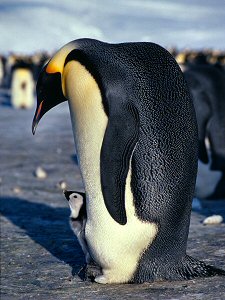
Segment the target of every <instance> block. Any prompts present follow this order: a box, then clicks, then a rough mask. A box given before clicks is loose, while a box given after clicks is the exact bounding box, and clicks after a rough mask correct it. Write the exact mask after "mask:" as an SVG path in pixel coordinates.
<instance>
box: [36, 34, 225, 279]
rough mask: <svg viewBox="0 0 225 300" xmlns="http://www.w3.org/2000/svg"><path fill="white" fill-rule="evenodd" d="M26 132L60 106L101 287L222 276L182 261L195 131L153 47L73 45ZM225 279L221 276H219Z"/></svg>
mask: <svg viewBox="0 0 225 300" xmlns="http://www.w3.org/2000/svg"><path fill="white" fill-rule="evenodd" d="M37 97H38V104H37V109H36V113H35V116H34V120H33V132H35V129H36V126H37V123H38V122H39V120H40V119H41V117H42V116H43V115H44V114H45V113H46V112H47V111H48V110H49V109H51V108H52V107H54V106H55V105H57V104H59V103H61V102H63V101H65V100H68V102H69V107H70V113H71V120H72V127H73V132H74V138H75V144H76V149H77V154H78V160H79V165H80V170H81V174H82V178H83V183H84V188H85V192H86V196H87V198H86V205H87V206H86V209H87V223H86V228H85V238H86V241H87V245H88V248H89V252H90V254H91V256H92V258H93V259H94V261H95V262H96V263H97V264H98V265H99V266H100V267H101V269H102V274H101V275H99V276H97V277H96V278H95V281H96V282H99V283H125V282H135V283H141V282H145V281H152V280H156V279H157V280H160V279H161V280H162V279H164V280H165V279H168V280H173V279H174V280H175V279H187V278H194V277H198V276H210V275H216V274H219V273H222V272H223V271H220V270H218V269H215V268H213V267H210V266H206V265H205V264H204V263H203V262H199V261H197V260H195V259H193V258H191V257H189V256H187V255H186V243H187V237H188V230H189V223H190V213H191V203H192V197H193V192H194V186H195V179H196V171H197V143H198V140H197V124H196V119H195V112H194V108H193V104H192V101H191V98H190V95H189V92H188V88H187V86H186V84H185V81H184V78H183V75H182V72H181V70H180V69H179V67H178V65H177V63H176V62H175V60H174V59H173V57H172V56H171V55H170V54H169V53H168V52H167V51H166V50H165V49H163V48H162V47H160V46H158V45H156V44H153V43H122V44H108V43H103V42H100V41H97V40H92V39H79V40H75V41H73V42H71V43H69V44H67V45H66V46H64V47H63V48H62V49H60V50H59V51H58V52H57V53H56V54H55V55H54V56H53V58H52V59H51V60H50V62H49V63H48V64H47V65H46V66H45V67H44V69H43V71H42V73H41V74H40V76H39V80H38V83H37ZM224 274H225V273H224Z"/></svg>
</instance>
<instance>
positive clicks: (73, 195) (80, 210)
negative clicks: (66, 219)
mask: <svg viewBox="0 0 225 300" xmlns="http://www.w3.org/2000/svg"><path fill="white" fill-rule="evenodd" d="M64 195H65V197H66V199H67V200H68V202H69V207H70V211H71V215H70V217H71V218H72V219H77V218H78V217H79V216H80V217H82V216H83V217H85V216H86V196H85V193H81V192H76V191H66V190H65V191H64Z"/></svg>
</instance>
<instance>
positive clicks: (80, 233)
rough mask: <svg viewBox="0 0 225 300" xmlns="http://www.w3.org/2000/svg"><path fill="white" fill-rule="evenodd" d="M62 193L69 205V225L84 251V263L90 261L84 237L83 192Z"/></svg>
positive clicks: (84, 213)
mask: <svg viewBox="0 0 225 300" xmlns="http://www.w3.org/2000/svg"><path fill="white" fill-rule="evenodd" d="M64 195H65V197H66V199H67V200H68V202H69V207H70V211H71V214H70V226H71V228H72V230H73V232H74V233H75V235H76V237H77V239H78V241H79V244H80V246H81V248H82V250H83V252H84V255H85V260H86V263H90V262H91V257H90V254H89V252H88V246H87V242H86V239H85V225H86V221H87V212H86V196H85V193H81V192H76V191H64Z"/></svg>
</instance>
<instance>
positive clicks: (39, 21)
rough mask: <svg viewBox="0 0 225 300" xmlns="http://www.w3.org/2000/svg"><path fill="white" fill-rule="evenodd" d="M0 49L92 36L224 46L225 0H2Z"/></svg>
mask: <svg viewBox="0 0 225 300" xmlns="http://www.w3.org/2000/svg"><path fill="white" fill-rule="evenodd" d="M0 32H1V37H0V53H8V52H10V51H13V52H17V53H33V52H35V51H39V50H48V51H49V52H52V51H55V50H56V49H58V48H59V47H61V46H62V45H64V44H65V43H67V42H69V41H71V40H74V39H77V38H81V37H90V38H96V39H100V40H104V41H108V42H123V41H153V42H156V43H159V44H161V45H162V46H177V47H179V48H184V47H189V48H198V49H199V48H202V47H208V48H220V49H223V48H225V39H224V34H225V1H224V0H215V1H212V0H211V1H210V0H205V1H201V0H197V1H194V0H180V1H179V0H164V1H155V0H98V1H97V0H92V1H91V0H82V1H81V0H80V1H77V0H64V1H58V0H46V1H44V0H0Z"/></svg>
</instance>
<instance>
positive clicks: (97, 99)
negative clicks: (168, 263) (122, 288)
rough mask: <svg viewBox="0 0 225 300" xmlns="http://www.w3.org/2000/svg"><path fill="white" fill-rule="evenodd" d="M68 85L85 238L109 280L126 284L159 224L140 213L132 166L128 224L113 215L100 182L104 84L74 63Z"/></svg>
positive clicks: (127, 199)
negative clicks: (133, 190) (101, 87)
mask: <svg viewBox="0 0 225 300" xmlns="http://www.w3.org/2000/svg"><path fill="white" fill-rule="evenodd" d="M78 74H79V75H78ZM64 85H65V92H66V95H67V98H68V99H69V106H70V112H71V120H72V126H73V132H74V139H75V144H76V149H77V154H78V160H79V165H80V170H81V174H82V178H83V182H84V187H85V192H86V195H87V223H86V229H85V237H86V239H87V243H88V246H89V248H90V252H91V254H92V256H93V259H94V260H95V261H96V262H97V263H98V264H99V265H100V266H101V267H102V269H103V274H104V275H105V276H106V277H107V282H127V281H128V280H129V279H131V277H132V275H133V273H134V272H135V269H136V266H137V262H138V260H139V258H140V255H141V254H142V253H143V251H144V250H145V249H146V248H147V247H148V246H149V245H150V244H151V242H152V241H153V239H154V238H155V236H156V234H157V226H156V224H154V223H146V222H142V221H140V220H139V219H138V218H137V217H136V215H135V209H134V202H133V196H132V193H131V189H130V179H131V170H130V171H129V173H128V177H127V181H126V190H125V202H126V204H125V205H126V213H127V224H126V225H120V224H118V223H117V222H116V221H114V219H113V218H112V217H111V216H110V214H109V213H108V211H107V209H106V207H105V204H104V199H103V195H102V191H101V182H100V151H101V146H102V141H103V137H104V134H105V129H106V126H107V122H108V119H107V116H106V114H105V113H104V110H103V106H102V99H101V94H100V91H99V88H98V86H97V84H96V82H95V80H94V79H93V78H92V76H91V75H90V74H89V73H88V72H87V71H86V69H85V68H84V67H83V66H81V65H80V64H79V63H78V62H74V61H73V62H70V63H69V64H68V65H67V66H66V67H65V73H64ZM115 147H116V145H115ZM109 155H110V153H109Z"/></svg>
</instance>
